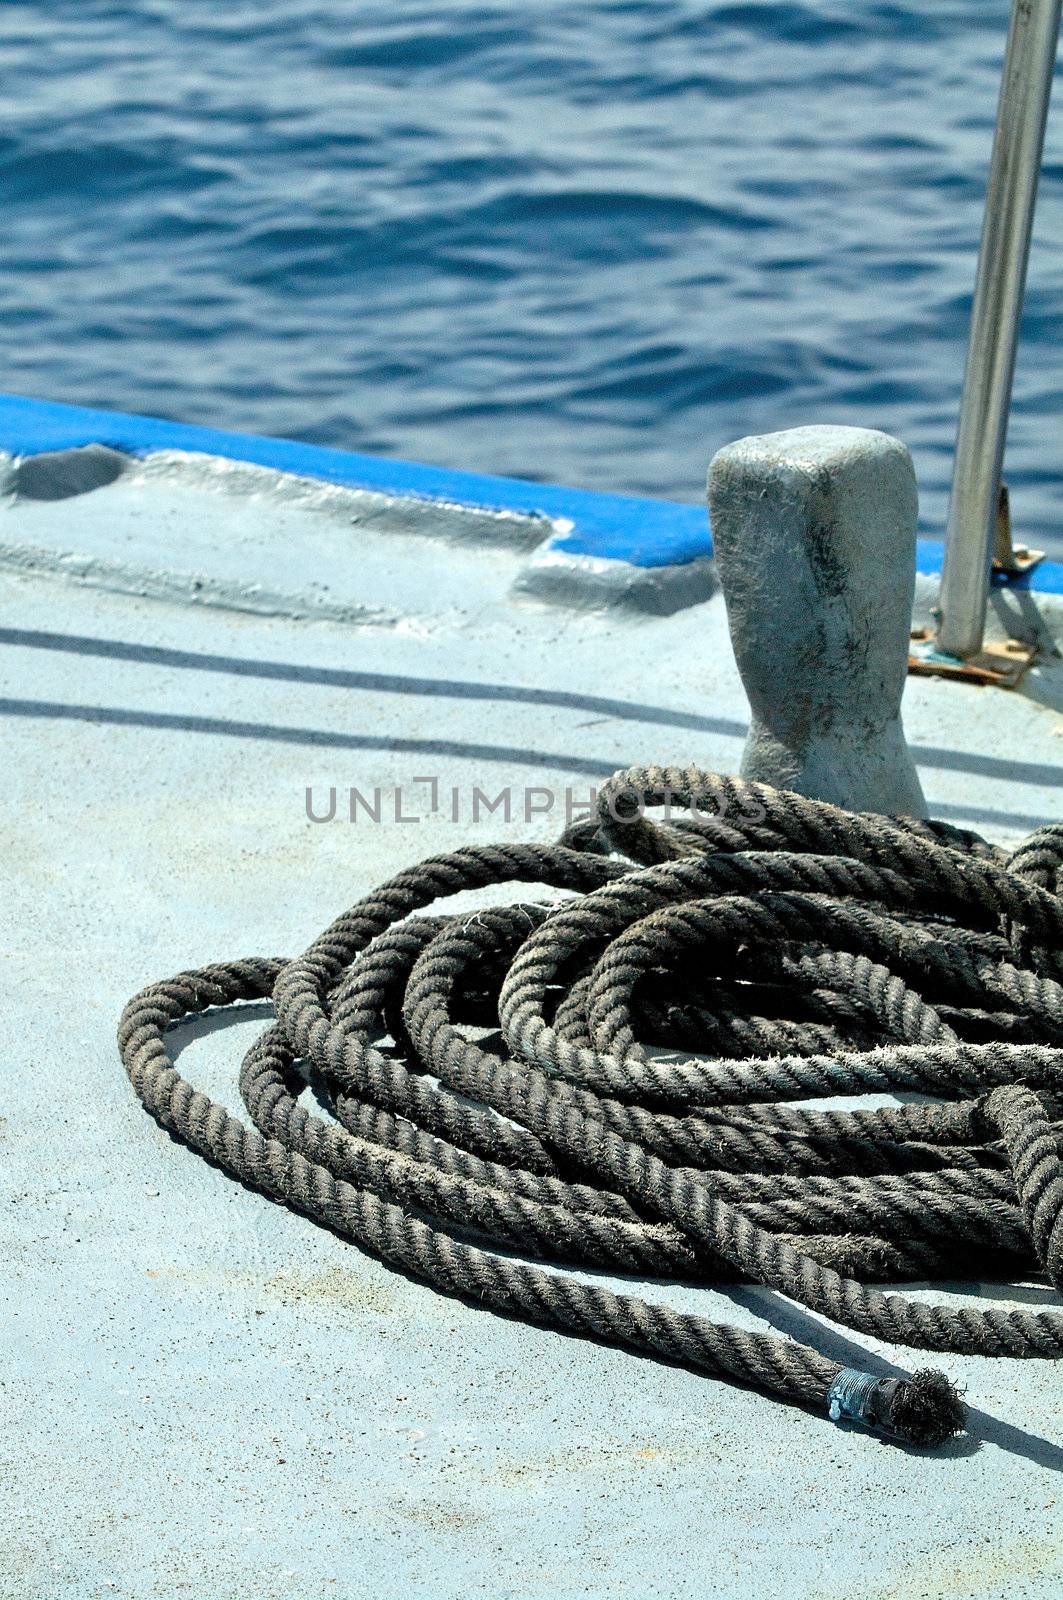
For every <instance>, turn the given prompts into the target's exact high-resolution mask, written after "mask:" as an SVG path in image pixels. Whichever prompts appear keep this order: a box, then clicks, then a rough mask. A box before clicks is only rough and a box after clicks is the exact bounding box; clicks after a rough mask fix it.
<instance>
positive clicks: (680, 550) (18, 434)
mask: <svg viewBox="0 0 1063 1600" xmlns="http://www.w3.org/2000/svg"><path fill="white" fill-rule="evenodd" d="M81 444H107V445H110V446H111V447H112V448H113V449H115V450H124V451H126V452H127V453H128V454H130V455H147V454H149V453H150V452H151V451H153V450H188V451H194V452H197V453H200V454H203V455H212V456H223V457H225V458H227V459H228V460H230V461H248V462H253V463H254V464H255V465H257V466H261V467H272V468H274V469H275V470H276V471H278V472H291V473H296V474H298V475H299V476H300V477H307V478H321V479H323V480H324V481H325V482H327V483H339V484H345V485H347V486H349V487H351V488H357V489H375V490H378V491H379V492H381V493H383V494H394V495H410V496H414V497H416V498H417V499H422V500H443V501H449V502H451V503H452V504H458V505H466V506H476V507H479V508H481V509H485V510H492V511H523V512H526V513H529V514H531V515H535V514H538V515H540V516H546V517H550V518H552V519H562V518H563V519H565V520H566V521H568V522H570V523H571V524H572V526H571V528H569V529H566V530H565V531H564V532H559V533H557V534H556V535H555V536H554V537H553V538H552V539H551V540H550V548H551V549H552V550H556V551H558V552H559V553H562V554H565V555H570V556H574V557H579V556H591V557H595V558H597V559H599V560H607V561H626V562H629V563H630V564H631V565H633V566H636V567H665V566H681V565H683V564H684V563H686V562H688V561H697V560H704V559H707V558H708V557H710V556H711V555H712V538H711V535H710V533H709V528H708V521H707V518H706V516H705V512H704V509H703V508H702V507H701V506H697V505H695V506H691V505H680V504H679V503H677V502H676V501H673V500H650V499H642V498H641V497H638V496H636V495H625V494H597V493H593V492H592V491H590V490H587V489H565V488H561V487H559V486H557V485H555V484H545V483H527V482H524V481H523V480H521V479H518V478H497V477H491V476H489V475H487V474H486V473H479V472H452V471H450V470H448V469H447V468H445V467H426V466H421V465H419V464H418V463H415V462H412V461H394V460H391V459H390V458H387V457H384V456H363V455H356V454H354V453H353V452H351V451H347V450H333V449H329V448H327V447H326V446H324V445H317V444H300V443H298V442H297V441H295V440H292V439H269V438H264V437H262V436H261V435H258V434H250V433H226V432H223V431H222V430H221V429H219V428H202V427H197V426H195V425H193V424H191V423H184V422H164V421H162V420H161V419H159V418H157V417H137V416H127V415H126V414H125V413H123V412H119V411H94V410H90V409H89V408H87V407H85V406H67V405H61V404H59V403H58V402H56V401H53V400H31V399H28V398H26V397H24V396H22V395H13V394H0V450H4V451H7V452H8V453H9V454H11V455H16V456H30V455H39V454H40V453H41V452H42V451H44V450H67V449H70V448H71V447H72V446H75V445H81ZM941 560H942V546H941V545H940V544H939V543H937V542H936V541H933V540H929V539H920V540H919V543H918V546H917V556H916V567H917V570H918V571H919V572H921V573H923V574H925V575H927V576H933V575H934V574H936V573H938V572H940V571H941ZM1001 581H1002V582H1003V583H1005V584H1006V585H1007V587H1009V588H1014V589H1036V590H1037V591H1038V592H1040V593H1042V594H1063V565H1061V564H1060V563H1058V562H1054V561H1045V562H1043V563H1042V564H1041V566H1039V567H1037V568H1036V569H1035V570H1034V572H1032V573H1030V574H1028V575H1027V576H1026V577H1022V578H1015V579H1004V580H1001Z"/></svg>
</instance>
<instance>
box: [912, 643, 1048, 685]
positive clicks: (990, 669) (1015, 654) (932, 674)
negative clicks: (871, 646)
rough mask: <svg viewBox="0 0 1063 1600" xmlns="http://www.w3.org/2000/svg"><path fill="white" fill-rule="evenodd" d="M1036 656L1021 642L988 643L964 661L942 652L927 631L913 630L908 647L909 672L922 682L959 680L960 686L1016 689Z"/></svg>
mask: <svg viewBox="0 0 1063 1600" xmlns="http://www.w3.org/2000/svg"><path fill="white" fill-rule="evenodd" d="M1036 655H1037V646H1036V645H1035V644H1026V643H1025V642H1024V641H1023V640H1022V639H1000V640H990V641H989V642H988V643H986V644H983V646H982V648H981V650H980V651H979V653H978V654H977V655H976V656H972V657H971V658H970V660H969V661H965V660H964V659H963V657H962V656H951V655H949V654H948V652H947V651H945V650H942V649H941V648H940V647H939V645H938V642H937V637H936V635H935V634H934V632H933V630H932V629H930V628H914V629H913V630H912V640H911V644H910V645H909V647H908V671H909V672H911V673H914V674H915V675H916V676H917V677H924V678H958V679H959V680H961V681H962V682H963V683H981V684H992V685H994V686H995V687H996V688H998V689H1016V688H1018V686H1019V684H1020V683H1021V682H1022V680H1023V678H1024V677H1025V675H1026V672H1027V670H1028V669H1029V667H1031V666H1032V664H1033V662H1034V659H1035V657H1036Z"/></svg>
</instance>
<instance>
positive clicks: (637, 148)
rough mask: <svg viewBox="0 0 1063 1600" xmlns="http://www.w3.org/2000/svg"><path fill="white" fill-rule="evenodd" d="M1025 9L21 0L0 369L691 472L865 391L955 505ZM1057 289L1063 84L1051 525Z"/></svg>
mask: <svg viewBox="0 0 1063 1600" xmlns="http://www.w3.org/2000/svg"><path fill="white" fill-rule="evenodd" d="M1007 12H1008V7H1007V4H1006V0H920V3H918V4H917V3H914V0H850V3H849V4H842V3H833V0H807V3H804V4H780V3H776V0H732V3H723V4H720V3H717V4H706V3H696V0H598V3H589V0H583V3H581V0H523V3H521V4H519V5H518V4H506V5H497V4H496V5H491V4H485V3H483V0H480V3H471V0H447V3H442V0H440V3H423V0H422V3H420V4H411V3H408V0H394V3H392V4H388V5H384V4H358V3H355V0H253V3H248V0H36V3H25V4H19V3H11V0H2V3H0V84H2V86H3V89H2V102H0V119H2V120H0V347H2V348H0V388H4V389H10V390H15V391H17V392H20V393H24V394H30V395H36V396H42V397H47V398H52V399H60V400H67V401H73V402H80V403H83V404H89V405H98V406H105V407H114V408H117V409H120V410H134V411H145V412H150V413H153V414H155V415H158V416H165V417H174V418H180V419H183V420H187V421H194V422H203V423H212V424H215V425H219V426H222V427H226V428H234V429H241V430H251V431H255V432H263V433H273V434H281V435H286V436H288V437H291V438H296V439H305V440H313V441H316V442H320V443H327V444H332V445H340V446H345V447H348V448H351V449H355V450H363V451H372V452H379V453H383V454H387V455H397V456H405V457H408V458H412V459H417V460H423V461H428V462H434V463H438V464H441V465H447V466H453V467H465V468H474V469H477V470H482V471H491V472H501V473H511V474H515V475H518V476H521V477H530V478H542V479H550V480H555V481H559V482H566V483H571V484H578V485H584V486H587V487H591V488H602V489H615V490H627V491H633V492H636V493H640V494H650V495H664V496H671V497H674V498H678V499H684V500H696V499H698V498H699V497H700V494H701V486H702V482H703V478H704V472H705V467H706V464H707V462H708V460H709V457H710V456H711V455H712V453H713V451H714V450H715V449H716V448H717V447H718V446H719V445H721V444H723V443H724V442H725V441H727V440H728V439H731V438H734V437H736V436H738V435H741V434H745V433H753V432H762V431H766V430H770V429H776V428H784V427H789V426H792V425H795V424H799V423H806V422H818V421H842V422H853V423H861V424H865V425H867V426H871V427H878V428H885V429H888V430H889V431H890V432H892V433H896V434H898V435H899V436H900V437H901V438H902V439H904V440H905V441H906V442H907V443H908V445H909V446H910V447H911V448H912V450H913V452H914V454H915V457H916V465H917V468H918V472H919V476H920V482H921V485H922V490H923V506H924V525H925V527H926V528H927V529H928V530H930V531H934V530H938V529H940V527H941V525H942V522H943V517H944V510H945V499H946V489H947V481H948V475H949V461H950V453H951V449H952V441H953V434H954V430H955V422H956V410H957V404H958V398H959V388H960V381H961V376H962V367H963V356H964V348H965V340H966V327H967V317H968V312H969V306H970V294H971V287H972V282H973V275H974V263H975V251H976V246H977V239H978V232H979V227H980V218H981V204H982V193H983V184H984V178H985V170H986V165H987V162H988V156H989V147H990V139H991V132H992V124H993V118H994V113H995V104H996V94H997V86H998V78H999V71H1000V62H1001V58H1002V54H1003V47H1004V37H1005V32H1006V25H1007ZM1057 94H1058V88H1057ZM1061 313H1063V96H1060V98H1059V99H1058V101H1057V103H1056V105H1055V107H1054V114H1053V115H1052V117H1051V119H1050V127H1049V134H1048V147H1047V152H1046V163H1045V170H1044V177H1043V184H1042V194H1041V201H1040V207H1039V212H1038V225H1037V232H1036V238H1035V242H1034V250H1033V256H1032V260H1031V270H1030V280H1029V287H1028V298H1027V311H1026V320H1025V331H1024V340H1023V345H1022V349H1021V353H1020V361H1019V370H1018V376H1017V382H1016V400H1015V410H1014V414H1013V421H1012V432H1011V440H1010V446H1009V453H1008V476H1009V479H1010V481H1011V484H1012V489H1013V497H1014V502H1015V511H1016V520H1017V523H1018V531H1019V532H1020V533H1021V534H1022V535H1023V536H1024V537H1033V538H1034V539H1035V540H1036V541H1037V542H1050V543H1054V546H1055V549H1056V550H1057V552H1063V515H1061V512H1063V493H1061V490H1060V483H1061V469H1063V426H1061V423H1060V390H1061V387H1063V340H1061V338H1060V332H1061Z"/></svg>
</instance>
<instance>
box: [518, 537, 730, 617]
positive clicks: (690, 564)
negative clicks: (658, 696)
mask: <svg viewBox="0 0 1063 1600" xmlns="http://www.w3.org/2000/svg"><path fill="white" fill-rule="evenodd" d="M717 587H718V585H717V581H716V573H715V566H714V563H713V562H711V561H704V560H701V561H687V562H684V563H682V564H681V565H676V566H669V567H636V566H633V565H632V564H631V563H630V562H627V561H611V560H606V559H604V558H602V557H600V556H584V555H572V554H570V553H569V552H568V551H566V550H557V549H554V548H552V547H551V546H550V545H544V546H543V547H542V548H541V549H540V550H537V551H535V552H534V553H533V554H532V555H531V556H530V557H529V559H528V561H527V562H526V563H525V565H524V566H523V567H522V568H521V571H520V573H519V574H518V576H517V578H516V580H515V581H514V584H513V592H514V594H517V595H530V596H533V597H534V598H536V599H539V600H547V601H549V602H551V603H552V604H554V605H562V606H570V607H572V608H574V609H575V610H583V611H593V610H601V609H604V610H612V609H613V608H614V607H615V608H619V609H621V610H625V611H630V612H633V613H636V614H641V615H643V616H650V617H670V616H671V615H672V614H673V612H676V611H682V610H685V609H686V607H688V606H693V605H700V604H701V603H702V601H704V600H708V599H709V598H710V596H711V595H713V594H714V593H715V592H716V589H717Z"/></svg>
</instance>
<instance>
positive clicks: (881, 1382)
mask: <svg viewBox="0 0 1063 1600" xmlns="http://www.w3.org/2000/svg"><path fill="white" fill-rule="evenodd" d="M827 1414H828V1416H829V1417H830V1419H831V1421H832V1422H838V1423H842V1422H853V1423H856V1424H857V1425H858V1426H859V1427H861V1428H867V1429H868V1431H869V1432H871V1433H880V1434H882V1435H883V1436H884V1437H885V1438H887V1439H897V1440H902V1441H903V1442H904V1443H905V1444H918V1445H924V1446H926V1447H930V1448H932V1447H933V1446H934V1445H939V1444H944V1443H945V1441H946V1439H951V1438H952V1437H953V1435H954V1434H957V1433H962V1431H963V1427H964V1423H965V1421H966V1416H967V1412H966V1408H965V1406H964V1404H963V1401H962V1400H961V1399H960V1396H959V1394H958V1393H957V1391H956V1389H955V1388H954V1387H953V1385H952V1384H951V1383H950V1382H949V1380H948V1379H947V1378H946V1376H945V1374H944V1373H943V1372H935V1371H933V1370H932V1369H931V1368H924V1369H923V1371H921V1372H916V1373H913V1375H912V1376H911V1377H910V1378H879V1377H876V1376H875V1374H874V1373H873V1372H858V1371H857V1370H856V1368H855V1367H842V1369H841V1371H840V1372H839V1373H838V1374H837V1376H836V1377H835V1379H834V1382H833V1383H832V1384H831V1386H830V1388H829V1389H828V1390H827Z"/></svg>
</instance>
